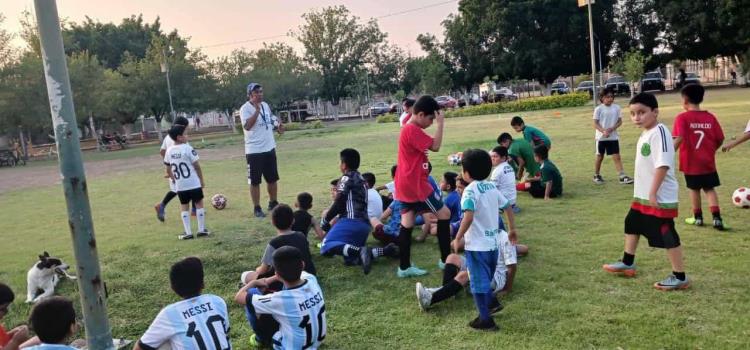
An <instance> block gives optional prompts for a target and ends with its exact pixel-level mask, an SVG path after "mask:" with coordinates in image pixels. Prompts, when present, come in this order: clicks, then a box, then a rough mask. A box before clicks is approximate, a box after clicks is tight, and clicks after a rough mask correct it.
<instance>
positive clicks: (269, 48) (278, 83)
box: [251, 43, 318, 107]
mask: <svg viewBox="0 0 750 350" xmlns="http://www.w3.org/2000/svg"><path fill="white" fill-rule="evenodd" d="M251 76H252V80H253V81H256V82H259V83H261V84H262V85H263V86H264V87H265V89H264V91H265V92H266V98H267V99H268V100H269V101H270V102H271V103H272V104H274V105H276V106H277V107H286V106H287V105H288V104H289V103H291V102H294V101H297V100H301V99H304V98H305V97H308V96H314V95H315V94H316V93H317V92H316V90H317V83H318V81H317V80H318V79H317V78H316V77H315V75H314V74H313V72H311V71H310V69H308V68H307V67H306V66H305V64H304V62H303V60H302V58H301V57H299V56H298V55H297V54H296V53H295V52H294V49H292V47H291V46H289V45H286V44H283V43H275V44H270V45H263V48H262V49H260V50H258V51H256V52H255V55H254V57H253V59H252V72H251Z"/></svg>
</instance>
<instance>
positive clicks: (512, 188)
mask: <svg viewBox="0 0 750 350" xmlns="http://www.w3.org/2000/svg"><path fill="white" fill-rule="evenodd" d="M490 180H491V181H492V182H493V183H494V184H495V186H497V189H498V190H500V193H501V194H502V195H503V197H505V199H507V200H508V201H509V202H510V204H516V196H517V192H516V173H515V172H514V171H513V167H511V166H510V164H508V162H502V163H500V164H498V165H497V166H496V167H495V169H493V170H492V175H490Z"/></svg>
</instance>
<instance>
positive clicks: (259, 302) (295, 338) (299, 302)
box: [248, 271, 326, 349]
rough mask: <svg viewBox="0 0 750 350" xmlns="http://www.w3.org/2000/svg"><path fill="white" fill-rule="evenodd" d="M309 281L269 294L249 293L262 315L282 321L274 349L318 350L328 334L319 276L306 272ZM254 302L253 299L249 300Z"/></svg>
mask: <svg viewBox="0 0 750 350" xmlns="http://www.w3.org/2000/svg"><path fill="white" fill-rule="evenodd" d="M301 278H302V279H303V280H305V283H304V284H302V285H300V286H298V287H295V288H292V289H284V290H281V291H278V292H275V293H271V294H266V295H248V296H249V297H250V298H252V306H253V308H255V312H256V313H258V314H270V315H271V316H272V317H273V318H274V319H275V320H276V322H278V323H279V331H278V332H276V334H274V335H273V348H274V349H317V348H318V347H319V346H320V342H322V341H323V339H324V338H325V336H326V315H325V312H326V306H325V302H324V300H323V292H322V291H321V290H320V285H318V280H317V279H316V278H315V276H313V275H311V274H309V273H307V272H304V271H303V272H302V277H301ZM248 301H250V300H248Z"/></svg>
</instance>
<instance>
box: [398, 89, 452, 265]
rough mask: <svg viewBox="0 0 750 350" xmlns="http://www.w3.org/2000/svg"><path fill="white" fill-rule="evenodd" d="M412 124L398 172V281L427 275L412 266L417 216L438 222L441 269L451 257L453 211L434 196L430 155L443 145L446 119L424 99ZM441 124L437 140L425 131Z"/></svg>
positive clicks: (403, 139) (402, 142) (404, 135)
mask: <svg viewBox="0 0 750 350" xmlns="http://www.w3.org/2000/svg"><path fill="white" fill-rule="evenodd" d="M413 108H414V109H413V113H412V116H411V118H410V119H409V122H408V123H406V125H404V127H403V129H401V134H400V135H399V140H398V162H397V163H396V164H398V167H397V168H396V177H395V178H394V181H395V182H396V194H395V197H396V199H397V200H398V201H399V202H401V227H400V228H399V235H398V244H399V257H400V263H399V267H398V269H397V270H396V275H397V276H398V277H414V276H422V275H424V274H426V273H427V271H425V270H422V269H419V268H417V267H416V266H412V264H411V232H412V230H413V229H414V220H415V219H414V218H415V216H416V214H421V213H425V212H432V213H434V214H435V215H436V216H437V218H438V221H437V236H438V245H439V247H440V261H438V266H440V267H441V268H442V267H443V266H445V259H446V258H447V257H448V254H450V242H451V237H450V218H451V212H450V210H449V209H448V208H447V207H445V206H444V205H443V201H442V200H440V198H438V197H436V196H435V195H434V193H433V192H434V191H433V189H432V186H431V185H430V183H429V181H428V180H427V176H428V167H429V161H428V159H427V152H428V151H433V152H437V151H439V150H440V144H441V143H442V141H443V125H444V122H445V117H444V116H443V113H442V112H441V111H440V110H439V109H440V106H439V105H438V103H437V101H435V99H434V98H432V96H428V95H425V96H422V97H420V98H419V100H417V102H416V103H415V104H414V107H413ZM433 120H434V121H436V122H437V130H436V131H435V136H434V137H430V136H429V135H427V134H426V133H425V132H424V130H423V129H427V128H428V127H430V125H432V122H433Z"/></svg>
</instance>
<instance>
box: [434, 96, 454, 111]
mask: <svg viewBox="0 0 750 350" xmlns="http://www.w3.org/2000/svg"><path fill="white" fill-rule="evenodd" d="M435 100H436V101H437V103H438V105H440V108H456V107H457V106H458V101H456V99H455V98H453V97H450V96H438V97H435Z"/></svg>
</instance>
